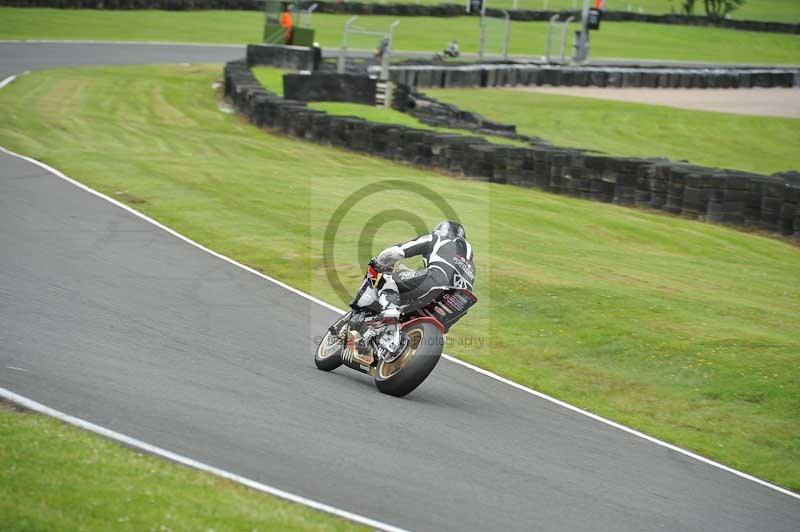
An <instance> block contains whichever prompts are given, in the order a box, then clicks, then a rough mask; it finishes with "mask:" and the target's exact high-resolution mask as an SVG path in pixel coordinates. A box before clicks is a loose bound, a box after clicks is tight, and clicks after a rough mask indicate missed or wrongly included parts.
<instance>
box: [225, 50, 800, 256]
mask: <svg viewBox="0 0 800 532" xmlns="http://www.w3.org/2000/svg"><path fill="white" fill-rule="evenodd" d="M224 74H225V86H224V89H225V96H226V97H227V98H228V99H229V100H230V101H231V102H232V104H233V106H234V108H235V109H236V110H237V111H238V112H239V113H242V114H243V115H245V116H246V117H247V118H248V120H249V121H250V122H251V123H253V124H254V125H256V126H257V127H261V128H265V129H268V130H271V131H277V132H281V133H283V134H285V135H288V136H290V137H293V138H296V139H299V140H304V141H309V142H316V143H319V144H324V145H332V146H336V147H339V148H343V149H347V150H352V151H355V152H360V153H366V154H369V155H373V156H377V157H383V158H385V159H389V160H394V161H402V162H405V163H411V164H415V165H420V166H424V167H428V168H433V169H436V170H440V171H444V172H449V173H456V174H460V175H463V176H465V177H466V178H469V179H475V180H480V181H487V182H492V183H502V184H509V185H516V186H523V187H536V188H538V189H541V190H544V191H547V192H551V193H555V194H565V195H569V196H575V197H579V198H584V199H588V200H594V201H602V202H606V203H615V204H618V205H628V206H639V207H647V208H650V209H657V210H661V211H665V212H667V213H671V214H674V215H678V216H681V217H684V218H688V219H692V220H703V221H708V222H716V223H722V224H727V225H731V226H734V227H749V228H756V229H761V230H765V231H770V232H773V233H775V234H780V235H785V236H789V235H793V238H795V239H799V240H800V207H799V206H798V204H799V203H800V173H797V172H786V173H779V174H775V175H772V176H764V175H758V174H752V173H746V172H739V171H735V170H723V169H719V168H706V167H702V166H696V165H692V164H688V163H682V162H674V161H669V160H666V159H643V158H634V157H613V156H608V155H603V154H597V153H590V152H586V151H584V150H580V149H571V148H560V147H556V146H531V147H518V146H510V145H503V144H493V143H490V142H488V141H486V139H484V138H482V137H478V136H469V135H460V134H446V133H440V132H436V131H429V130H420V129H415V128H409V127H405V126H399V125H395V124H383V123H375V122H370V121H367V120H364V119H361V118H356V117H350V116H334V115H330V114H328V113H326V112H324V111H317V110H313V109H309V108H308V107H307V106H306V104H305V103H304V102H300V101H296V100H289V99H285V98H282V97H280V96H278V95H276V94H274V93H272V92H270V91H268V90H267V89H265V88H264V87H263V86H262V85H261V84H260V83H259V82H258V80H256V78H255V76H254V75H253V73H252V71H251V70H250V69H249V67H248V66H247V63H246V62H245V61H234V62H231V63H228V64H226V65H225V72H224Z"/></svg>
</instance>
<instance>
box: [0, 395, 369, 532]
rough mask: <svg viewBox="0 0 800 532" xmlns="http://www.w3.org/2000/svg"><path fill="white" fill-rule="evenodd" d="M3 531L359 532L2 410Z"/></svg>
mask: <svg viewBox="0 0 800 532" xmlns="http://www.w3.org/2000/svg"><path fill="white" fill-rule="evenodd" d="M0 441H2V442H3V444H2V445H0V529H2V530H4V531H7V532H12V531H17V530H19V531H23V530H84V531H90V530H97V531H105V530H121V531H125V530H176V529H178V530H213V529H217V530H275V531H283V530H298V531H300V530H363V528H361V527H357V526H355V525H354V524H352V523H349V522H347V521H344V520H342V519H338V518H336V517H333V516H330V515H326V514H323V513H321V512H317V511H314V510H311V509H309V508H306V507H304V506H301V505H299V504H293V503H289V502H285V501H282V500H280V499H277V498H274V497H271V496H269V495H265V494H263V493H258V492H256V491H253V490H251V489H248V488H245V487H244V486H241V485H238V484H236V483H234V482H230V481H228V480H223V479H220V478H217V477H215V476H213V475H211V474H208V473H201V472H199V471H195V470H192V469H189V468H186V467H183V466H179V465H176V464H173V463H170V462H168V461H166V460H162V459H160V458H156V457H153V456H147V455H143V454H139V453H137V452H135V451H131V450H129V449H126V448H124V447H122V446H120V445H118V444H117V443H114V442H112V441H110V440H106V439H105V438H101V437H99V436H96V435H94V434H91V433H89V432H86V431H83V430H80V429H77V428H75V427H71V426H69V425H66V424H64V423H61V422H60V421H56V420H54V419H51V418H49V417H45V416H41V415H38V414H32V413H22V412H18V411H15V410H12V409H11V408H10V407H9V406H8V405H6V404H4V403H0Z"/></svg>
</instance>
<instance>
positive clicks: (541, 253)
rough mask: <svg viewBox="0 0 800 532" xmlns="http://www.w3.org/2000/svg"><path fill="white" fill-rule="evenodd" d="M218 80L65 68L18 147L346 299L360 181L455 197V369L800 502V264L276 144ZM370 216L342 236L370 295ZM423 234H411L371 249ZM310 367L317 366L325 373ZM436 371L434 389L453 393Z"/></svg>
mask: <svg viewBox="0 0 800 532" xmlns="http://www.w3.org/2000/svg"><path fill="white" fill-rule="evenodd" d="M220 70H221V68H220V66H211V67H206V66H186V67H181V66H158V67H115V68H110V67H109V68H86V69H73V70H51V71H43V72H37V73H33V74H30V75H28V76H23V77H21V78H19V79H18V80H17V81H15V82H14V83H12V84H11V85H9V86H8V87H6V88H5V89H3V90H2V91H0V144H2V145H3V146H6V147H8V148H10V149H13V150H16V151H18V152H22V153H24V154H26V155H29V156H32V157H35V158H37V159H40V160H43V161H45V162H47V163H49V164H51V165H53V166H55V167H56V168H58V169H60V170H62V171H64V172H66V173H67V174H68V175H70V176H72V177H75V178H78V179H80V180H81V181H82V182H84V183H86V184H87V185H89V186H92V187H94V188H96V189H98V190H100V191H102V192H104V193H106V194H109V195H111V196H113V197H115V198H118V199H120V201H127V202H129V201H131V198H135V201H136V203H135V205H134V206H135V208H137V209H139V210H141V211H143V212H145V213H146V214H148V215H149V216H152V217H154V218H155V219H157V220H159V221H160V222H162V223H165V224H166V225H168V226H170V227H172V228H174V229H176V230H177V231H180V232H182V233H184V234H186V235H188V236H189V237H191V238H193V239H195V240H197V241H198V242H200V243H202V244H204V245H206V246H208V247H210V248H213V249H215V250H217V251H219V252H221V253H224V254H226V255H229V256H231V257H235V258H236V259H238V260H240V261H242V262H244V263H246V264H248V265H251V266H252V267H254V268H257V269H259V270H262V271H265V272H268V273H269V274H270V275H273V276H275V277H277V278H280V279H281V280H283V281H285V282H287V283H289V284H291V285H293V286H296V287H297V288H299V289H302V290H304V291H307V292H309V293H312V294H314V295H316V296H318V297H321V298H323V299H325V300H328V301H331V302H333V303H336V304H338V305H341V304H342V303H341V301H340V300H339V299H338V298H337V297H336V296H335V295H334V292H333V290H332V289H331V287H330V286H329V285H328V284H327V282H326V280H325V271H326V269H325V266H324V265H323V263H322V258H321V250H322V244H321V242H322V237H323V234H324V231H325V227H326V224H327V223H328V220H329V218H330V216H331V214H332V212H333V210H334V209H335V208H336V207H337V206H338V205H339V204H340V202H341V201H343V199H344V198H345V197H346V196H348V195H349V194H350V193H352V192H353V191H354V190H356V189H357V188H359V187H362V186H365V185H367V184H370V183H374V182H376V181H379V180H383V179H386V178H396V179H399V178H402V179H407V180H411V181H414V182H416V183H419V184H422V185H425V186H427V187H430V188H431V189H432V190H434V191H436V192H438V193H439V194H441V195H443V196H444V197H445V198H447V200H448V202H450V204H451V205H453V207H454V208H455V209H456V211H457V212H458V213H459V214H460V216H461V219H462V221H464V223H465V224H466V226H467V230H468V232H469V234H470V240H471V241H472V243H473V247H474V249H475V253H476V260H477V268H478V276H477V284H476V292H477V295H478V297H479V298H480V302H479V303H478V305H476V307H475V308H474V311H471V312H470V314H469V315H468V316H467V317H466V318H465V319H464V320H463V321H462V322H461V323H459V324H458V325H457V326H456V327H455V328H454V329H453V332H452V335H451V336H452V337H454V338H455V337H456V335H463V336H469V335H472V336H476V335H480V336H484V337H485V341H486V344H485V345H484V347H483V349H479V348H477V347H474V346H473V347H463V346H458V345H456V347H454V348H453V353H452V354H454V355H457V356H459V357H461V358H463V359H465V360H468V361H470V362H472V363H475V364H478V365H480V366H482V367H485V368H487V369H489V370H492V371H495V372H498V373H500V374H502V375H504V376H506V377H509V378H511V379H514V380H515V381H517V382H520V383H522V384H524V385H528V386H532V387H534V388H536V389H539V390H541V391H543V392H546V393H549V394H552V395H554V396H556V397H559V398H561V399H563V400H566V401H569V402H571V403H574V404H576V405H579V406H581V407H583V408H587V409H589V410H591V411H593V412H597V413H599V414H601V415H604V416H608V417H610V418H612V419H614V420H616V421H619V422H622V423H625V424H628V425H631V426H633V427H636V428H637V429H640V430H642V431H645V432H647V433H649V434H652V435H654V436H657V437H660V438H663V439H665V440H667V441H670V442H674V443H677V444H680V445H683V446H686V447H688V448H690V449H693V450H694V451H697V452H700V453H701V454H703V455H705V456H709V457H711V458H714V459H717V460H720V461H722V462H724V463H726V464H729V465H731V466H733V467H737V468H741V469H744V470H746V471H748V472H750V473H753V474H756V475H758V476H761V477H764V478H767V479H770V480H772V481H774V482H778V483H780V484H783V485H785V486H788V487H790V488H793V489H800V432H798V427H800V378H799V377H800V371H799V370H798V368H799V367H800V337H798V335H797V331H798V330H800V285H799V284H798V283H797V279H798V278H800V250H798V248H797V247H796V246H792V245H789V244H787V243H784V242H781V241H779V240H777V239H773V238H766V237H761V236H758V235H753V234H747V233H743V232H739V231H735V230H733V229H729V228H726V227H722V226H716V225H712V224H704V223H700V222H692V221H687V220H683V219H678V218H674V217H669V216H664V215H661V214H654V213H649V212H643V211H639V210H634V209H626V208H621V207H616V206H613V205H607V204H601V203H596V202H588V201H582V200H578V199H574V198H568V197H562V196H557V195H550V194H546V193H543V192H540V191H537V190H532V189H523V188H518V187H512V186H502V185H492V184H488V183H483V182H477V181H469V180H461V179H455V178H452V177H445V176H442V175H438V174H435V173H432V172H430V171H423V170H420V169H415V168H412V167H409V166H403V165H397V164H394V163H391V162H389V161H386V160H382V159H376V158H370V157H366V156H362V155H359V154H355V153H350V152H346V151H340V150H335V149H332V148H327V147H322V146H318V145H315V144H310V143H304V142H298V141H294V140H291V139H288V138H286V137H283V136H280V135H271V134H268V133H266V132H264V131H261V130H258V129H256V128H255V127H252V126H251V125H249V124H247V123H246V122H245V121H244V120H243V119H242V118H241V117H238V116H234V115H230V114H225V113H222V112H220V111H219V110H218V106H217V101H216V96H217V95H216V94H215V93H214V92H213V91H212V89H211V84H212V82H213V81H214V80H215V79H219V77H220ZM387 202H389V203H391V205H392V208H395V209H406V210H411V211H412V212H414V213H415V214H418V215H419V216H421V217H422V218H423V219H424V220H425V221H426V222H427V223H431V224H432V223H433V222H435V221H437V220H438V219H440V218H441V217H442V215H441V214H440V212H439V210H438V209H437V208H436V207H434V206H432V205H429V204H428V202H427V201H423V200H421V199H420V198H419V197H416V196H412V195H408V194H405V193H396V194H392V193H387V194H385V195H384V196H383V197H382V200H381V201H380V202H377V204H375V205H373V204H372V203H370V202H369V201H365V202H361V203H359V204H358V205H357V206H356V207H355V208H354V209H353V211H352V212H351V213H350V214H349V215H348V216H347V217H346V218H345V219H344V221H343V224H342V227H341V230H340V233H339V235H338V236H337V240H336V250H337V261H336V264H335V267H334V268H335V271H336V272H337V273H339V274H340V275H341V277H342V279H343V282H344V284H345V285H346V286H348V287H352V288H355V287H356V286H357V284H358V282H359V279H360V277H361V275H362V274H363V273H362V272H363V270H362V268H363V264H359V263H358V260H357V258H356V253H355V247H356V245H355V242H356V240H357V237H358V235H359V232H360V231H361V228H362V227H363V224H364V221H365V220H367V219H368V218H369V217H370V216H372V215H373V214H375V213H377V212H379V211H382V210H385V209H386V205H387ZM410 236H412V235H411V232H410V229H409V227H408V226H406V225H404V224H401V223H399V222H398V223H393V224H389V225H386V226H384V227H383V228H381V230H380V231H379V232H378V235H377V238H376V241H375V243H374V245H373V248H374V249H373V250H372V251H373V252H375V251H377V249H378V248H380V247H382V246H383V245H384V244H385V243H387V242H390V243H391V242H398V241H402V240H404V239H407V238H409V237H410ZM310 363H311V362H310V359H309V364H310ZM436 378H437V377H436V373H435V372H434V374H433V375H432V376H431V379H432V384H431V385H432V386H435V384H436V382H435V381H436Z"/></svg>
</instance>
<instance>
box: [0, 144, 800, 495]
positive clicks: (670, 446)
mask: <svg viewBox="0 0 800 532" xmlns="http://www.w3.org/2000/svg"><path fill="white" fill-rule="evenodd" d="M0 151H2V152H4V153H7V154H9V155H12V156H14V157H18V158H20V159H23V160H25V161H28V162H29V163H31V164H34V165H36V166H38V167H40V168H42V169H44V170H46V171H47V172H49V173H51V174H53V175H55V176H57V177H59V178H61V179H63V180H65V181H67V182H68V183H71V184H72V185H75V186H76V187H78V188H80V189H82V190H85V191H86V192H88V193H90V194H93V195H95V196H97V197H99V198H102V199H104V200H106V201H108V202H109V203H112V204H114V205H116V206H117V207H119V208H121V209H124V210H126V211H128V212H129V213H131V214H133V215H134V216H137V217H138V218H141V219H142V220H145V221H146V222H149V223H151V224H153V225H155V226H156V227H158V228H160V229H162V230H164V231H166V232H167V233H169V234H171V235H173V236H175V237H176V238H179V239H181V240H183V241H184V242H186V243H188V244H191V245H192V246H195V247H197V248H199V249H201V250H203V251H205V252H206V253H209V254H211V255H213V256H215V257H217V258H218V259H221V260H224V261H225V262H228V263H230V264H233V265H234V266H237V267H239V268H241V269H243V270H246V271H248V272H250V273H252V274H253V275H257V276H258V277H261V278H262V279H266V280H267V281H269V282H271V283H274V284H276V285H278V286H280V287H282V288H285V289H286V290H288V291H289V292H292V293H294V294H297V295H299V296H301V297H304V298H306V299H308V300H309V301H313V302H314V303H317V304H318V305H321V306H323V307H325V308H327V309H330V310H333V311H335V312H339V313H343V312H344V311H343V310H342V309H339V308H336V307H334V306H333V305H331V304H329V303H326V302H325V301H322V300H321V299H318V298H316V297H314V296H312V295H309V294H306V293H305V292H302V291H301V290H298V289H297V288H294V287H292V286H289V285H288V284H286V283H284V282H281V281H279V280H277V279H275V278H274V277H270V276H269V275H266V274H263V273H261V272H259V271H256V270H254V269H253V268H251V267H249V266H246V265H244V264H242V263H240V262H237V261H235V260H233V259H231V258H230V257H226V256H225V255H222V254H220V253H217V252H216V251H213V250H211V249H209V248H207V247H205V246H203V245H202V244H198V243H197V242H195V241H194V240H192V239H190V238H189V237H187V236H184V235H182V234H180V233H178V232H177V231H175V230H174V229H171V228H169V227H167V226H166V225H163V224H161V223H160V222H157V221H156V220H154V219H152V218H150V217H149V216H147V215H146V214H143V213H141V212H139V211H137V210H134V209H132V208H130V207H128V206H127V205H125V204H123V203H120V202H119V201H117V200H115V199H114V198H111V197H109V196H106V195H105V194H103V193H102V192H98V191H96V190H94V189H92V188H90V187H88V186H86V185H84V184H83V183H79V182H78V181H76V180H74V179H72V178H71V177H68V176H66V175H65V174H63V173H61V172H59V171H58V170H56V169H55V168H53V167H51V166H49V165H47V164H45V163H43V162H41V161H37V160H36V159H32V158H30V157H26V156H25V155H20V154H18V153H15V152H13V151H11V150H8V149H6V148H4V147H2V146H0ZM442 357H443V358H445V359H446V360H449V361H450V362H453V363H454V364H458V365H460V366H463V367H465V368H468V369H471V370H472V371H475V372H476V373H480V374H481V375H485V376H487V377H489V378H491V379H494V380H497V381H500V382H502V383H505V384H507V385H509V386H512V387H514V388H516V389H517V390H520V391H522V392H525V393H528V394H531V395H534V396H536V397H538V398H540V399H544V400H545V401H549V402H551V403H553V404H556V405H559V406H562V407H564V408H566V409H568V410H571V411H573V412H575V413H577V414H581V415H583V416H586V417H588V418H591V419H594V420H595V421H599V422H601V423H605V424H606V425H609V426H611V427H614V428H616V429H619V430H622V431H624V432H627V433H628V434H631V435H633V436H637V437H639V438H642V439H644V440H647V441H649V442H651V443H655V444H656V445H660V446H661V447H665V448H667V449H670V450H671V451H675V452H677V453H680V454H683V455H685V456H688V457H690V458H693V459H695V460H698V461H700V462H703V463H705V464H708V465H710V466H713V467H716V468H718V469H721V470H723V471H727V472H728V473H731V474H733V475H736V476H739V477H741V478H744V479H747V480H750V481H752V482H755V483H757V484H760V485H762V486H764V487H767V488H770V489H772V490H775V491H777V492H779V493H783V494H784V495H788V496H789V497H793V498H795V499H798V500H800V494H798V493H795V492H793V491H790V490H787V489H786V488H782V487H780V486H776V485H775V484H772V483H770V482H767V481H766V480H762V479H760V478H758V477H754V476H753V475H749V474H747V473H745V472H743V471H739V470H737V469H733V468H732V467H728V466H726V465H724V464H721V463H719V462H716V461H714V460H711V459H710V458H706V457H704V456H700V455H699V454H696V453H693V452H692V451H689V450H687V449H683V448H681V447H678V446H676V445H673V444H671V443H667V442H665V441H662V440H659V439H658V438H654V437H653V436H649V435H647V434H644V433H643V432H639V431H638V430H635V429H632V428H630V427H627V426H625V425H622V424H620V423H617V422H615V421H611V420H610V419H606V418H604V417H601V416H598V415H597V414H593V413H592V412H589V411H587V410H583V409H582V408H578V407H577V406H574V405H571V404H569V403H566V402H564V401H561V400H559V399H556V398H555V397H552V396H550V395H547V394H545V393H542V392H539V391H536V390H534V389H532V388H528V387H527V386H523V385H522V384H518V383H516V382H514V381H512V380H509V379H506V378H505V377H501V376H500V375H497V374H496V373H493V372H491V371H488V370H485V369H483V368H479V367H478V366H475V365H473V364H470V363H468V362H464V361H463V360H459V359H457V358H454V357H452V356H450V355H447V354H442ZM84 423H88V422H84ZM187 460H190V459H188V458H187Z"/></svg>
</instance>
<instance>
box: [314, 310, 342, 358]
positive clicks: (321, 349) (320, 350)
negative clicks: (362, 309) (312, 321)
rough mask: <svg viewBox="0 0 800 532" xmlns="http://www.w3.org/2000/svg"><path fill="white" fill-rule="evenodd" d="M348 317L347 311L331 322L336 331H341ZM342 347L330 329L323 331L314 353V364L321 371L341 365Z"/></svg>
mask: <svg viewBox="0 0 800 532" xmlns="http://www.w3.org/2000/svg"><path fill="white" fill-rule="evenodd" d="M349 317H350V314H349V313H348V314H346V315H345V316H344V317H342V318H340V319H339V320H338V321H337V322H336V323H334V324H333V327H334V328H335V329H336V332H337V333H338V332H341V330H342V327H344V325H345V324H346V323H347V318H349ZM342 347H343V345H342V343H341V342H340V341H338V340H336V339H335V338H334V337H333V336H332V335H331V331H330V330H328V331H325V335H324V336H323V337H322V341H321V342H320V343H319V345H318V346H317V351H316V352H315V353H314V364H316V366H317V368H318V369H321V370H322V371H333V370H334V369H336V368H338V367H339V366H341V365H342Z"/></svg>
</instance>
